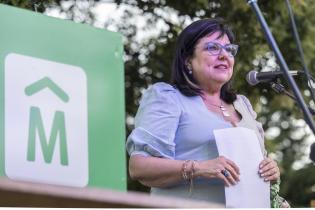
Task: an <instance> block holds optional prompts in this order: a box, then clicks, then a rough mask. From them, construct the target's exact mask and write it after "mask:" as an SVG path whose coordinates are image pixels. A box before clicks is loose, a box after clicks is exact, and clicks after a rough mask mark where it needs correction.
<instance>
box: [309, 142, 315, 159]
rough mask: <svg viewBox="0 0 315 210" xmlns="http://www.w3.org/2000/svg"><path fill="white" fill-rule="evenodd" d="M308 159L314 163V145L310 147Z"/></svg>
mask: <svg viewBox="0 0 315 210" xmlns="http://www.w3.org/2000/svg"><path fill="white" fill-rule="evenodd" d="M310 159H311V160H312V161H313V162H315V143H313V144H312V145H311V153H310Z"/></svg>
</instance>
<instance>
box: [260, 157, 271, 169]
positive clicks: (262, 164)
mask: <svg viewBox="0 0 315 210" xmlns="http://www.w3.org/2000/svg"><path fill="white" fill-rule="evenodd" d="M270 162H272V159H270V158H268V157H267V158H265V159H264V160H263V161H261V163H260V164H259V168H260V169H261V168H263V167H264V166H265V165H267V164H269V163H270Z"/></svg>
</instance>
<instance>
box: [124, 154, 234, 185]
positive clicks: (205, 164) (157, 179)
mask: <svg viewBox="0 0 315 210" xmlns="http://www.w3.org/2000/svg"><path fill="white" fill-rule="evenodd" d="M183 164H184V161H183V160H170V159H166V158H157V157H145V156H142V155H134V156H131V157H130V160H129V173H130V176H131V178H132V179H136V180H138V181H139V182H140V183H142V184H143V185H146V186H149V187H166V186H170V185H172V184H176V183H178V182H180V181H181V180H183V178H182V167H183ZM224 169H226V170H227V171H228V173H229V174H230V175H229V176H228V177H225V176H224V175H223V174H222V173H221V171H222V170H224ZM188 170H192V165H188ZM195 177H203V178H207V179H211V178H219V179H222V180H223V181H224V182H225V185H226V186H230V185H234V184H236V183H237V181H239V168H238V167H237V166H236V165H235V163H233V162H232V161H231V160H228V159H227V158H225V157H223V156H220V157H218V158H215V159H212V160H205V161H196V162H195V167H194V177H193V178H195Z"/></svg>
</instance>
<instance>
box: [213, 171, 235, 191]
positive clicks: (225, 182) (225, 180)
mask: <svg viewBox="0 0 315 210" xmlns="http://www.w3.org/2000/svg"><path fill="white" fill-rule="evenodd" d="M230 176H231V175H230ZM217 177H218V178H219V179H222V180H223V181H224V185H225V186H226V187H229V186H231V185H232V183H231V182H230V181H229V179H228V178H227V177H225V176H224V175H223V174H222V173H221V171H220V173H218V176H217Z"/></svg>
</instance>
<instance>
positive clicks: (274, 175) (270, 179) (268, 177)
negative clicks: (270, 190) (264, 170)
mask: <svg viewBox="0 0 315 210" xmlns="http://www.w3.org/2000/svg"><path fill="white" fill-rule="evenodd" d="M279 177H280V172H276V173H274V174H272V175H270V176H267V177H265V178H264V180H265V181H266V182H267V181H276V180H277V179H278V178H279Z"/></svg>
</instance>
